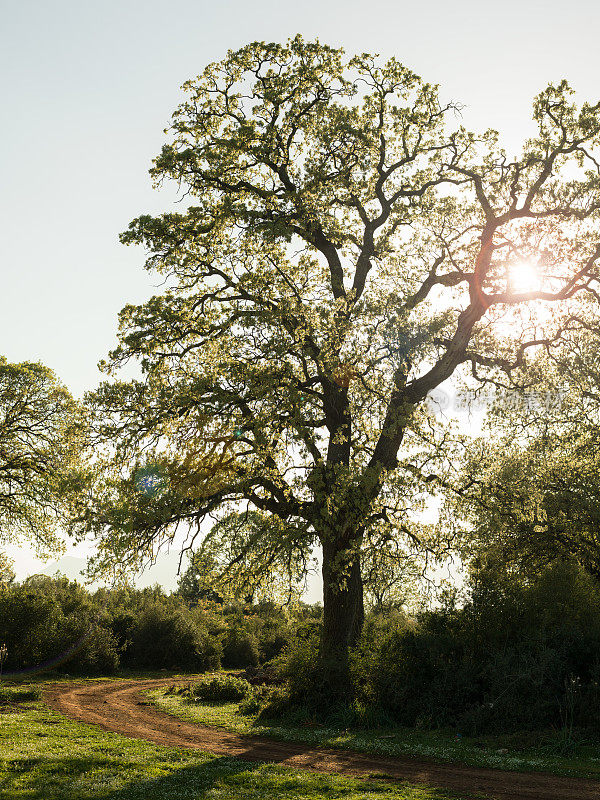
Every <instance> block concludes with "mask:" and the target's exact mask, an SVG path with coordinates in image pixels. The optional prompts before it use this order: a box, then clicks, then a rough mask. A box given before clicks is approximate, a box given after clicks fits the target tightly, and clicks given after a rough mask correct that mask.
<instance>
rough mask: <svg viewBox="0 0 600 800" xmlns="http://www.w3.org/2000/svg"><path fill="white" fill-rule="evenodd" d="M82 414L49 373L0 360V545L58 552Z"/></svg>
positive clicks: (33, 365)
mask: <svg viewBox="0 0 600 800" xmlns="http://www.w3.org/2000/svg"><path fill="white" fill-rule="evenodd" d="M82 422H83V420H82V416H81V411H80V409H79V407H78V406H77V404H76V403H75V401H74V400H73V398H72V397H71V395H70V394H69V392H68V391H67V389H66V388H65V387H64V386H62V385H61V384H60V382H59V381H58V380H57V378H56V376H55V375H54V373H53V372H52V370H50V369H48V367H45V366H44V365H43V364H38V363H31V362H23V363H19V364H11V363H9V362H8V361H7V360H6V359H5V358H3V357H0V544H2V543H5V542H13V543H14V542H15V541H18V540H19V538H21V537H25V538H27V539H28V540H29V541H31V542H32V543H33V544H34V545H35V547H36V548H37V549H38V551H39V552H41V553H48V552H53V551H55V550H56V549H57V548H59V546H60V545H59V539H58V538H57V536H56V524H57V521H58V519H59V518H60V517H62V516H64V514H65V513H66V499H67V495H68V494H69V492H70V490H71V488H73V482H72V481H73V479H74V477H75V465H76V463H77V460H78V456H79V452H80V449H81V445H82V433H83V427H82Z"/></svg>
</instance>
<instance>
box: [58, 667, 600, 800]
mask: <svg viewBox="0 0 600 800" xmlns="http://www.w3.org/2000/svg"><path fill="white" fill-rule="evenodd" d="M166 683H172V680H168V681H167V680H152V681H118V682H117V681H110V682H103V683H98V684H86V685H79V686H74V685H68V686H67V685H55V686H49V687H47V688H46V690H45V692H44V698H45V700H46V702H47V703H48V704H49V705H50V706H51V707H52V708H54V709H56V710H57V711H60V712H61V713H63V714H65V715H66V716H69V717H72V718H74V719H78V720H81V721H82V722H87V723H93V724H95V725H99V726H100V727H101V728H104V729H105V730H108V731H114V732H115V733H120V734H123V735H124V736H130V737H133V738H136V739H146V740H147V741H150V742H155V743H157V744H162V745H168V746H170V747H188V748H195V749H198V750H203V751H205V752H208V753H215V754H217V755H224V756H233V757H236V758H241V759H244V760H246V761H271V762H275V763H277V764H282V765H283V766H286V767H293V768H295V769H309V770H315V771H317V772H332V773H338V774H342V775H349V776H355V777H363V778H364V777H367V776H369V777H379V778H382V779H388V780H389V779H392V780H404V781H410V782H411V783H417V784H426V785H428V786H435V787H439V788H442V789H449V790H451V791H453V792H457V793H459V794H462V795H464V797H471V796H479V797H483V798H485V799H486V800H531V799H532V798H536V800H600V782H596V781H592V780H582V779H574V778H573V779H572V778H561V777H558V776H556V775H550V774H545V773H520V772H501V771H499V770H492V769H480V768H475V767H466V766H459V765H451V764H436V763H433V762H426V761H417V760H413V759H410V758H388V757H384V756H371V755H365V754H362V753H357V752H353V751H349V750H334V749H327V748H323V747H313V746H311V745H305V744H293V743H290V742H276V741H273V740H271V739H265V738H259V737H244V736H237V735H236V734H233V733H228V732H227V731H225V730H223V729H221V728H209V727H205V726H200V725H194V724H192V723H189V722H184V721H183V720H178V719H176V718H175V717H171V716H169V715H168V714H164V713H163V712H161V711H158V710H157V709H156V708H155V707H154V706H152V705H151V704H147V703H146V701H145V700H144V697H143V695H142V694H141V693H142V692H143V691H144V690H147V689H152V688H156V687H159V686H161V685H164V684H166Z"/></svg>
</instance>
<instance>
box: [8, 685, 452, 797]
mask: <svg viewBox="0 0 600 800" xmlns="http://www.w3.org/2000/svg"><path fill="white" fill-rule="evenodd" d="M22 688H24V687H22ZM324 797H327V798H336V800H337V799H339V800H366V799H367V798H370V799H371V800H442V798H451V797H454V798H456V797H457V795H453V794H450V793H444V792H441V791H436V790H432V789H427V788H421V787H415V786H410V785H408V784H403V785H400V784H396V785H393V784H382V782H381V781H377V780H374V781H371V780H353V779H346V778H341V777H337V776H328V775H317V774H314V773H310V772H305V771H301V770H292V769H286V768H283V767H277V766H273V765H269V764H253V763H248V762H244V761H241V760H238V759H234V758H221V757H217V756H211V755H208V754H203V753H200V752H198V751H190V750H183V749H175V748H167V747H160V746H158V745H154V744H151V743H149V742H144V741H141V740H137V739H128V738H126V737H124V736H119V735H117V734H113V733H108V732H105V731H103V730H101V729H100V728H96V727H95V726H91V725H90V726H88V725H83V724H81V723H78V722H76V721H74V720H69V719H66V718H65V717H63V716H61V715H60V714H57V713H55V712H54V711H52V710H50V709H49V708H48V707H46V706H45V705H44V704H43V703H41V702H39V701H33V702H32V705H31V706H30V707H28V708H21V709H19V710H18V712H17V713H11V714H6V715H2V716H1V718H0V800H264V798H279V799H280V800H283V799H284V798H285V800H322V798H324Z"/></svg>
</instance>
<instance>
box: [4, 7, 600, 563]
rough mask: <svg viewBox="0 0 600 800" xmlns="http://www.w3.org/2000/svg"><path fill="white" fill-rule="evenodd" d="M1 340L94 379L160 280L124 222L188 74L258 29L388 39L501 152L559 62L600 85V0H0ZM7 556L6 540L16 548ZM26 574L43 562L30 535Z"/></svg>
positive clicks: (77, 377)
mask: <svg viewBox="0 0 600 800" xmlns="http://www.w3.org/2000/svg"><path fill="white" fill-rule="evenodd" d="M0 9H1V20H2V21H1V24H0V82H1V84H2V85H1V97H2V106H3V112H4V113H3V124H2V126H1V128H0V140H1V146H0V160H1V168H2V169H1V172H2V187H3V190H2V198H1V210H0V211H1V220H2V236H1V237H0V265H1V267H0V269H1V271H2V290H1V292H0V337H1V342H2V343H1V345H0V353H1V354H3V355H5V356H6V357H7V358H8V359H9V360H11V361H21V360H41V361H43V362H44V363H45V364H47V365H48V366H50V367H52V369H54V370H55V371H56V372H57V374H58V375H59V377H60V378H61V379H62V380H63V381H64V382H65V383H66V384H67V385H68V386H69V388H70V389H71V391H73V392H74V393H75V394H76V395H81V394H82V393H83V391H85V390H86V389H88V388H92V387H94V386H95V384H96V383H97V381H98V379H99V373H98V372H97V369H96V363H97V361H98V360H99V359H100V358H101V357H103V356H105V354H106V352H107V351H108V350H109V349H110V347H111V346H112V345H113V344H114V342H115V330H116V317H117V313H118V311H119V309H120V308H121V307H122V306H123V305H124V304H125V303H129V302H139V301H142V300H144V299H145V298H146V297H148V296H149V295H150V294H152V293H153V291H154V287H153V285H152V279H151V277H150V276H148V275H147V273H145V272H144V271H143V270H142V268H141V265H142V262H143V253H142V252H141V251H140V250H138V251H136V250H134V249H131V248H124V247H122V246H121V245H120V244H119V242H118V234H119V232H120V231H122V230H123V229H124V228H126V226H127V224H128V222H129V221H130V220H131V219H132V218H133V217H135V216H137V215H138V214H140V213H144V212H151V213H152V212H158V211H161V210H164V209H166V208H167V207H168V206H169V204H170V203H171V202H172V200H173V197H172V195H169V193H168V192H163V193H157V192H154V191H153V190H152V188H151V186H150V181H149V178H148V175H147V170H148V167H149V166H150V162H151V159H152V157H153V156H154V155H156V154H157V153H158V151H159V149H160V146H161V143H162V141H163V139H164V134H163V129H164V128H165V127H166V125H167V124H168V121H169V117H170V114H171V112H172V111H173V110H174V108H175V107H176V105H177V104H178V102H179V101H180V99H181V97H182V93H181V91H180V89H179V87H180V85H181V84H182V83H183V81H184V80H186V79H188V78H190V77H192V76H195V75H197V74H198V73H199V72H200V71H201V70H202V68H203V67H204V66H205V65H206V64H207V63H208V62H210V61H214V60H216V59H220V58H221V57H223V56H224V55H225V52H226V51H227V50H228V49H230V48H233V49H235V48H237V47H239V46H241V45H243V44H246V43H247V42H249V41H253V40H257V39H259V40H266V41H283V40H285V39H287V38H288V37H290V36H293V35H295V34H296V33H302V34H303V36H304V37H305V38H314V37H318V38H319V39H320V40H321V41H323V42H327V43H330V44H332V45H336V46H339V45H341V46H343V47H345V48H346V50H347V51H349V52H357V51H359V52H378V53H381V54H382V55H384V56H390V55H395V56H396V57H397V58H399V59H400V60H401V61H402V62H404V63H405V64H406V65H407V66H409V67H411V68H412V69H413V70H415V71H416V72H417V73H419V74H420V75H422V76H423V77H424V78H425V79H426V80H428V81H430V82H434V83H439V84H440V86H441V94H442V97H444V98H445V99H452V100H456V101H459V102H462V103H463V104H465V109H464V121H465V124H466V125H467V126H468V127H471V128H475V129H482V128H487V127H493V128H496V129H497V130H499V131H500V132H501V133H502V135H503V138H504V141H505V143H506V145H507V148H508V150H509V151H513V150H516V149H517V148H518V146H519V143H520V142H521V141H522V139H523V138H524V137H525V136H527V135H528V133H529V132H531V130H532V128H531V121H530V120H531V100H532V98H533V96H534V95H535V94H536V93H537V92H538V91H540V89H542V88H543V87H544V86H545V85H546V84H547V83H548V82H549V81H554V82H555V81H558V80H560V79H561V78H563V77H566V78H567V79H568V80H569V81H570V82H571V84H572V85H573V86H574V88H576V89H577V91H578V93H579V95H580V97H581V99H588V100H590V101H596V100H598V99H600V81H599V80H598V78H599V66H600V50H599V49H598V39H599V34H600V24H599V23H600V6H598V4H597V2H595V0H572V1H571V2H570V3H564V2H560V3H559V2H558V1H557V0H545V2H538V0H519V1H518V2H517V1H516V0H508V2H503V3H501V4H500V3H495V4H492V3H489V2H485V0H484V1H483V2H481V1H480V2H475V0H455V1H454V2H448V0H433V1H432V0H429V2H428V1H427V0H423V1H422V2H414V0H412V2H410V3H408V2H403V0H400V2H390V3H386V2H382V0H368V1H365V0H362V2H357V0H346V2H342V1H341V0H335V1H333V0H318V2H317V0H304V2H301V3H297V4H292V3H286V2H268V1H267V0H253V2H241V0H235V2H227V1H225V2H220V3H216V2H213V3H208V2H204V1H203V0H197V2H192V0H170V2H166V0H163V1H162V2H157V1H156V0H144V2H141V0H135V1H133V0H119V2H114V0H97V2H95V3H92V2H89V0H88V1H87V2H86V0H65V1H64V2H58V1H57V0H43V2H42V1H41V0H38V2H32V1H31V0H20V2H18V3H15V2H10V3H9V2H7V0H0ZM13 555H14V553H13ZM17 566H18V568H19V574H20V575H21V576H22V575H24V574H26V573H27V572H28V571H31V570H32V569H34V568H35V566H36V562H34V560H33V559H31V558H30V557H29V554H28V553H26V552H22V553H21V554H20V556H19V558H18V562H17Z"/></svg>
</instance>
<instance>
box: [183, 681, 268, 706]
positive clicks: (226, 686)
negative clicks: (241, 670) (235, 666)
mask: <svg viewBox="0 0 600 800" xmlns="http://www.w3.org/2000/svg"><path fill="white" fill-rule="evenodd" d="M185 694H187V696H188V697H189V698H190V699H191V700H207V701H209V702H215V703H236V702H238V701H239V700H243V699H244V698H246V697H248V695H251V694H252V686H251V685H250V684H249V683H248V681H246V680H244V678H239V677H238V676H236V675H230V674H221V675H210V676H207V677H206V678H203V680H201V681H199V682H198V683H195V684H194V685H193V686H191V687H190V688H189V690H187V691H186V692H185Z"/></svg>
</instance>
